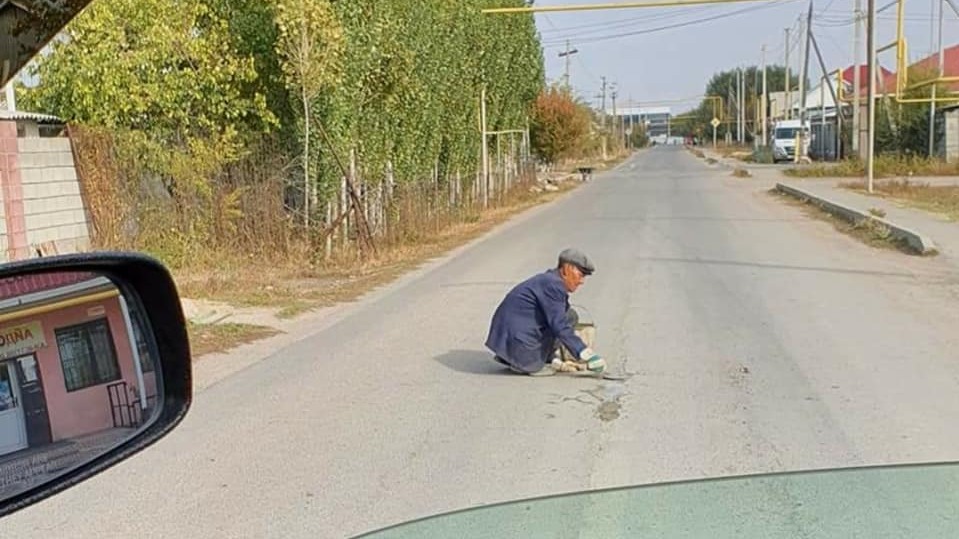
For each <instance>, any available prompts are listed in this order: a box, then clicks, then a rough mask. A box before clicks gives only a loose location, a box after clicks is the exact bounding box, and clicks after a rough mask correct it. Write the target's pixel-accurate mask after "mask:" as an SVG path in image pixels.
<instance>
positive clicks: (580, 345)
mask: <svg viewBox="0 0 959 539" xmlns="http://www.w3.org/2000/svg"><path fill="white" fill-rule="evenodd" d="M568 310H569V293H568V292H566V286H565V285H564V284H563V280H562V279H561V278H560V276H559V273H557V271H556V270H555V269H553V270H549V271H546V272H544V273H540V274H538V275H534V276H533V277H530V278H529V279H527V280H525V281H523V282H522V283H520V284H518V285H516V287H515V288H513V289H512V290H510V292H509V294H507V295H506V298H505V299H503V302H502V303H500V305H499V307H498V308H497V309H496V312H495V313H494V314H493V321H492V322H491V324H490V329H489V337H487V339H486V347H487V348H489V349H490V350H492V351H493V353H494V354H496V355H497V356H499V357H501V358H503V359H504V360H506V362H508V363H509V364H510V365H512V366H513V367H514V368H516V369H517V370H521V371H523V372H535V371H537V370H539V369H541V368H542V367H543V365H544V364H546V362H547V361H549V360H550V359H551V358H550V355H551V354H552V353H553V350H554V349H555V348H556V344H557V343H556V341H557V340H559V342H561V343H562V344H563V345H564V346H565V347H566V348H567V349H568V350H569V351H570V352H572V353H573V354H575V355H576V356H579V354H580V353H581V352H582V351H583V350H584V349H585V348H586V343H584V342H583V340H582V339H580V338H579V337H577V336H576V334H575V333H574V332H573V328H572V326H570V323H569V320H568V319H567V318H566V312H567V311H568Z"/></svg>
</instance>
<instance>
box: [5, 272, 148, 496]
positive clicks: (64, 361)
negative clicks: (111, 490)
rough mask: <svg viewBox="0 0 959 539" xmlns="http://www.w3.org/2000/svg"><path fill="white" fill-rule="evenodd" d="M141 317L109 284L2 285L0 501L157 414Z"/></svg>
mask: <svg viewBox="0 0 959 539" xmlns="http://www.w3.org/2000/svg"><path fill="white" fill-rule="evenodd" d="M144 334H148V333H147V332H146V329H145V327H144V326H143V325H142V317H141V313H138V312H136V311H135V310H131V309H130V306H129V304H128V303H127V301H126V300H125V299H124V298H123V297H122V295H121V294H120V291H119V289H117V288H116V287H115V286H114V285H113V283H112V282H111V281H109V280H108V279H106V278H104V277H100V276H97V275H91V274H85V273H76V272H61V273H49V274H38V275H29V276H18V277H15V278H8V279H0V498H2V497H3V495H4V494H9V493H10V492H11V491H12V490H20V489H21V487H24V486H30V485H32V484H36V483H38V482H40V481H42V480H43V478H44V477H52V476H54V475H55V474H56V473H59V472H62V471H63V470H65V469H68V468H70V467H72V466H75V465H77V464H80V463H82V462H84V461H87V460H89V459H91V458H93V457H95V456H96V455H97V454H99V453H102V452H104V451H106V450H108V449H110V448H111V447H113V446H114V445H115V444H116V443H118V442H120V441H122V440H124V439H126V438H128V437H130V436H131V435H132V433H133V431H134V429H136V428H138V427H140V426H141V425H142V424H143V423H144V422H145V421H146V420H147V419H149V418H150V416H151V412H152V411H153V409H154V408H155V407H156V405H157V381H156V378H155V375H156V373H155V369H154V366H153V361H152V359H153V358H152V357H151V355H150V353H149V352H150V346H149V343H148V341H147V340H146V339H145V338H144Z"/></svg>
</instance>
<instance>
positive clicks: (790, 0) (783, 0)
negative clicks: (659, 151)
mask: <svg viewBox="0 0 959 539" xmlns="http://www.w3.org/2000/svg"><path fill="white" fill-rule="evenodd" d="M796 1H797V0H779V1H775V2H770V3H768V4H761V5H755V6H749V7H746V8H742V9H738V10H734V11H729V12H726V13H720V14H718V15H712V16H710V17H703V18H700V19H693V20H689V21H683V22H680V23H674V24H668V25H665V26H658V27H655V28H647V29H644V30H637V31H635V32H624V33H620V34H610V35H606V36H598V37H592V38H586V39H581V40H579V41H578V42H579V43H596V42H599V41H608V40H610V39H619V38H623V37H632V36H638V35H644V34H652V33H655V32H661V31H664V30H674V29H677V28H685V27H687V26H693V25H696V24H702V23H704V22H711V21H715V20H719V19H725V18H728V17H734V16H736V15H742V14H744V13H751V12H755V11H759V10H762V9H769V8H772V7H780V6H783V5H786V4H790V3H793V2H796ZM563 41H564V42H565V39H564V40H563ZM555 45H557V43H556V42H554V41H553V40H548V41H546V42H544V43H543V46H544V47H547V48H552V47H555Z"/></svg>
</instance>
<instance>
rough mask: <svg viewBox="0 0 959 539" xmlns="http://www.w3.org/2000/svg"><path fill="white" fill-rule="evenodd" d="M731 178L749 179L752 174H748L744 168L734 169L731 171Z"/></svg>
mask: <svg viewBox="0 0 959 539" xmlns="http://www.w3.org/2000/svg"><path fill="white" fill-rule="evenodd" d="M733 177H736V178H750V177H752V173H751V172H749V170H748V169H745V168H742V167H736V168H735V169H733Z"/></svg>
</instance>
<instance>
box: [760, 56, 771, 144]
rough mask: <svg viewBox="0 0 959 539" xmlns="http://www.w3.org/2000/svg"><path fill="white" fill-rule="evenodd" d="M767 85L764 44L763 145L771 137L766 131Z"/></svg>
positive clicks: (767, 121)
mask: <svg viewBox="0 0 959 539" xmlns="http://www.w3.org/2000/svg"><path fill="white" fill-rule="evenodd" d="M766 92H767V86H766V45H763V104H762V109H761V110H762V114H761V115H760V116H761V117H762V120H763V143H762V146H763V147H765V146H766V141H768V140H769V139H768V138H766V137H767V133H766V124H768V123H769V120H768V119H767V118H766V103H767V102H768V97H767V94H766Z"/></svg>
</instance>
